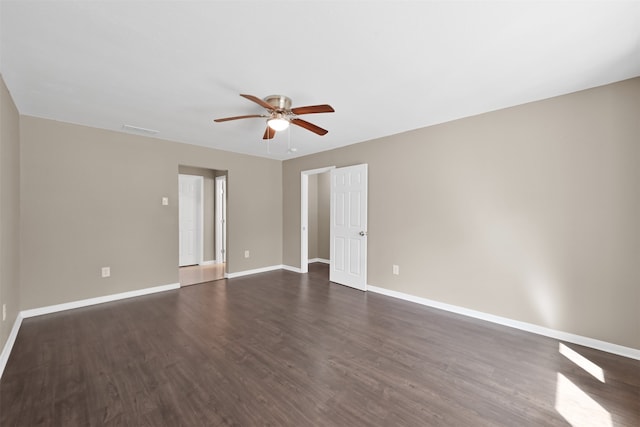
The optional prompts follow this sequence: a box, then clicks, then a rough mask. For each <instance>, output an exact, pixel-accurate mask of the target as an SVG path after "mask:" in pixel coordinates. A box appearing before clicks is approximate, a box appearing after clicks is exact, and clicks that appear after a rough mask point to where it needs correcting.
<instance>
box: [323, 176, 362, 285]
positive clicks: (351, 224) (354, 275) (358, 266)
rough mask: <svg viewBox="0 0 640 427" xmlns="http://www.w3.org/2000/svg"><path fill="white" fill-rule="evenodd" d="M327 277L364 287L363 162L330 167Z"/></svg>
mask: <svg viewBox="0 0 640 427" xmlns="http://www.w3.org/2000/svg"><path fill="white" fill-rule="evenodd" d="M330 216H331V226H330V234H331V263H330V267H329V280H330V281H332V282H336V283H340V284H342V285H346V286H350V287H352V288H356V289H360V290H363V291H366V290H367V165H366V164H363V165H356V166H349V167H345V168H338V169H333V170H331V215H330Z"/></svg>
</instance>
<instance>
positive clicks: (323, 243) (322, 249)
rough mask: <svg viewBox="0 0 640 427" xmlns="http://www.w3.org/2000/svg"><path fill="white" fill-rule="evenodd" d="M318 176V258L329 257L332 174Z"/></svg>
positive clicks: (326, 173)
mask: <svg viewBox="0 0 640 427" xmlns="http://www.w3.org/2000/svg"><path fill="white" fill-rule="evenodd" d="M316 176H317V177H318V258H322V259H329V256H330V254H329V245H330V242H329V231H330V230H329V225H330V221H329V214H330V212H329V210H330V209H329V207H330V204H331V199H330V195H331V186H330V184H331V175H330V173H329V172H325V173H321V174H318V175H316Z"/></svg>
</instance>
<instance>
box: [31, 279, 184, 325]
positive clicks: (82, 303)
mask: <svg viewBox="0 0 640 427" xmlns="http://www.w3.org/2000/svg"><path fill="white" fill-rule="evenodd" d="M179 288H180V283H172V284H170V285H163V286H155V287H153V288H145V289H137V290H135V291H129V292H122V293H120V294H113V295H105V296H102V297H96V298H89V299H83V300H79V301H71V302H65V303H63V304H55V305H49V306H46V307H40V308H32V309H30V310H22V311H21V312H20V314H21V315H22V317H24V318H25V319H26V318H28V317H33V316H41V315H43V314H50V313H57V312H58V311H65V310H73V309H74V308H80V307H88V306H90V305H96V304H102V303H105V302H111V301H117V300H121V299H127V298H133V297H139V296H142V295H149V294H155V293H157V292H164V291H170V290H173V289H179Z"/></svg>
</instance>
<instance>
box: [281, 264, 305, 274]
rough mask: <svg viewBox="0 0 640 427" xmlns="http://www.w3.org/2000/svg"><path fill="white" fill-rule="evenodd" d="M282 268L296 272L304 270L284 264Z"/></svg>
mask: <svg viewBox="0 0 640 427" xmlns="http://www.w3.org/2000/svg"><path fill="white" fill-rule="evenodd" d="M282 269H283V270H287V271H293V272H294V273H300V274H302V270H300V269H299V268H298V267H291V266H290V265H283V266H282Z"/></svg>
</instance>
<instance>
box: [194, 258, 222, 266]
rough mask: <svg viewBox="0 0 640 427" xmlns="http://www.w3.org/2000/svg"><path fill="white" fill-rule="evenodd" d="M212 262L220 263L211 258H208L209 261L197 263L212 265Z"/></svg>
mask: <svg viewBox="0 0 640 427" xmlns="http://www.w3.org/2000/svg"><path fill="white" fill-rule="evenodd" d="M213 264H220V263H219V262H218V261H216V260H215V259H212V260H209V261H202V262H201V263H200V264H198V265H213Z"/></svg>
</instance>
